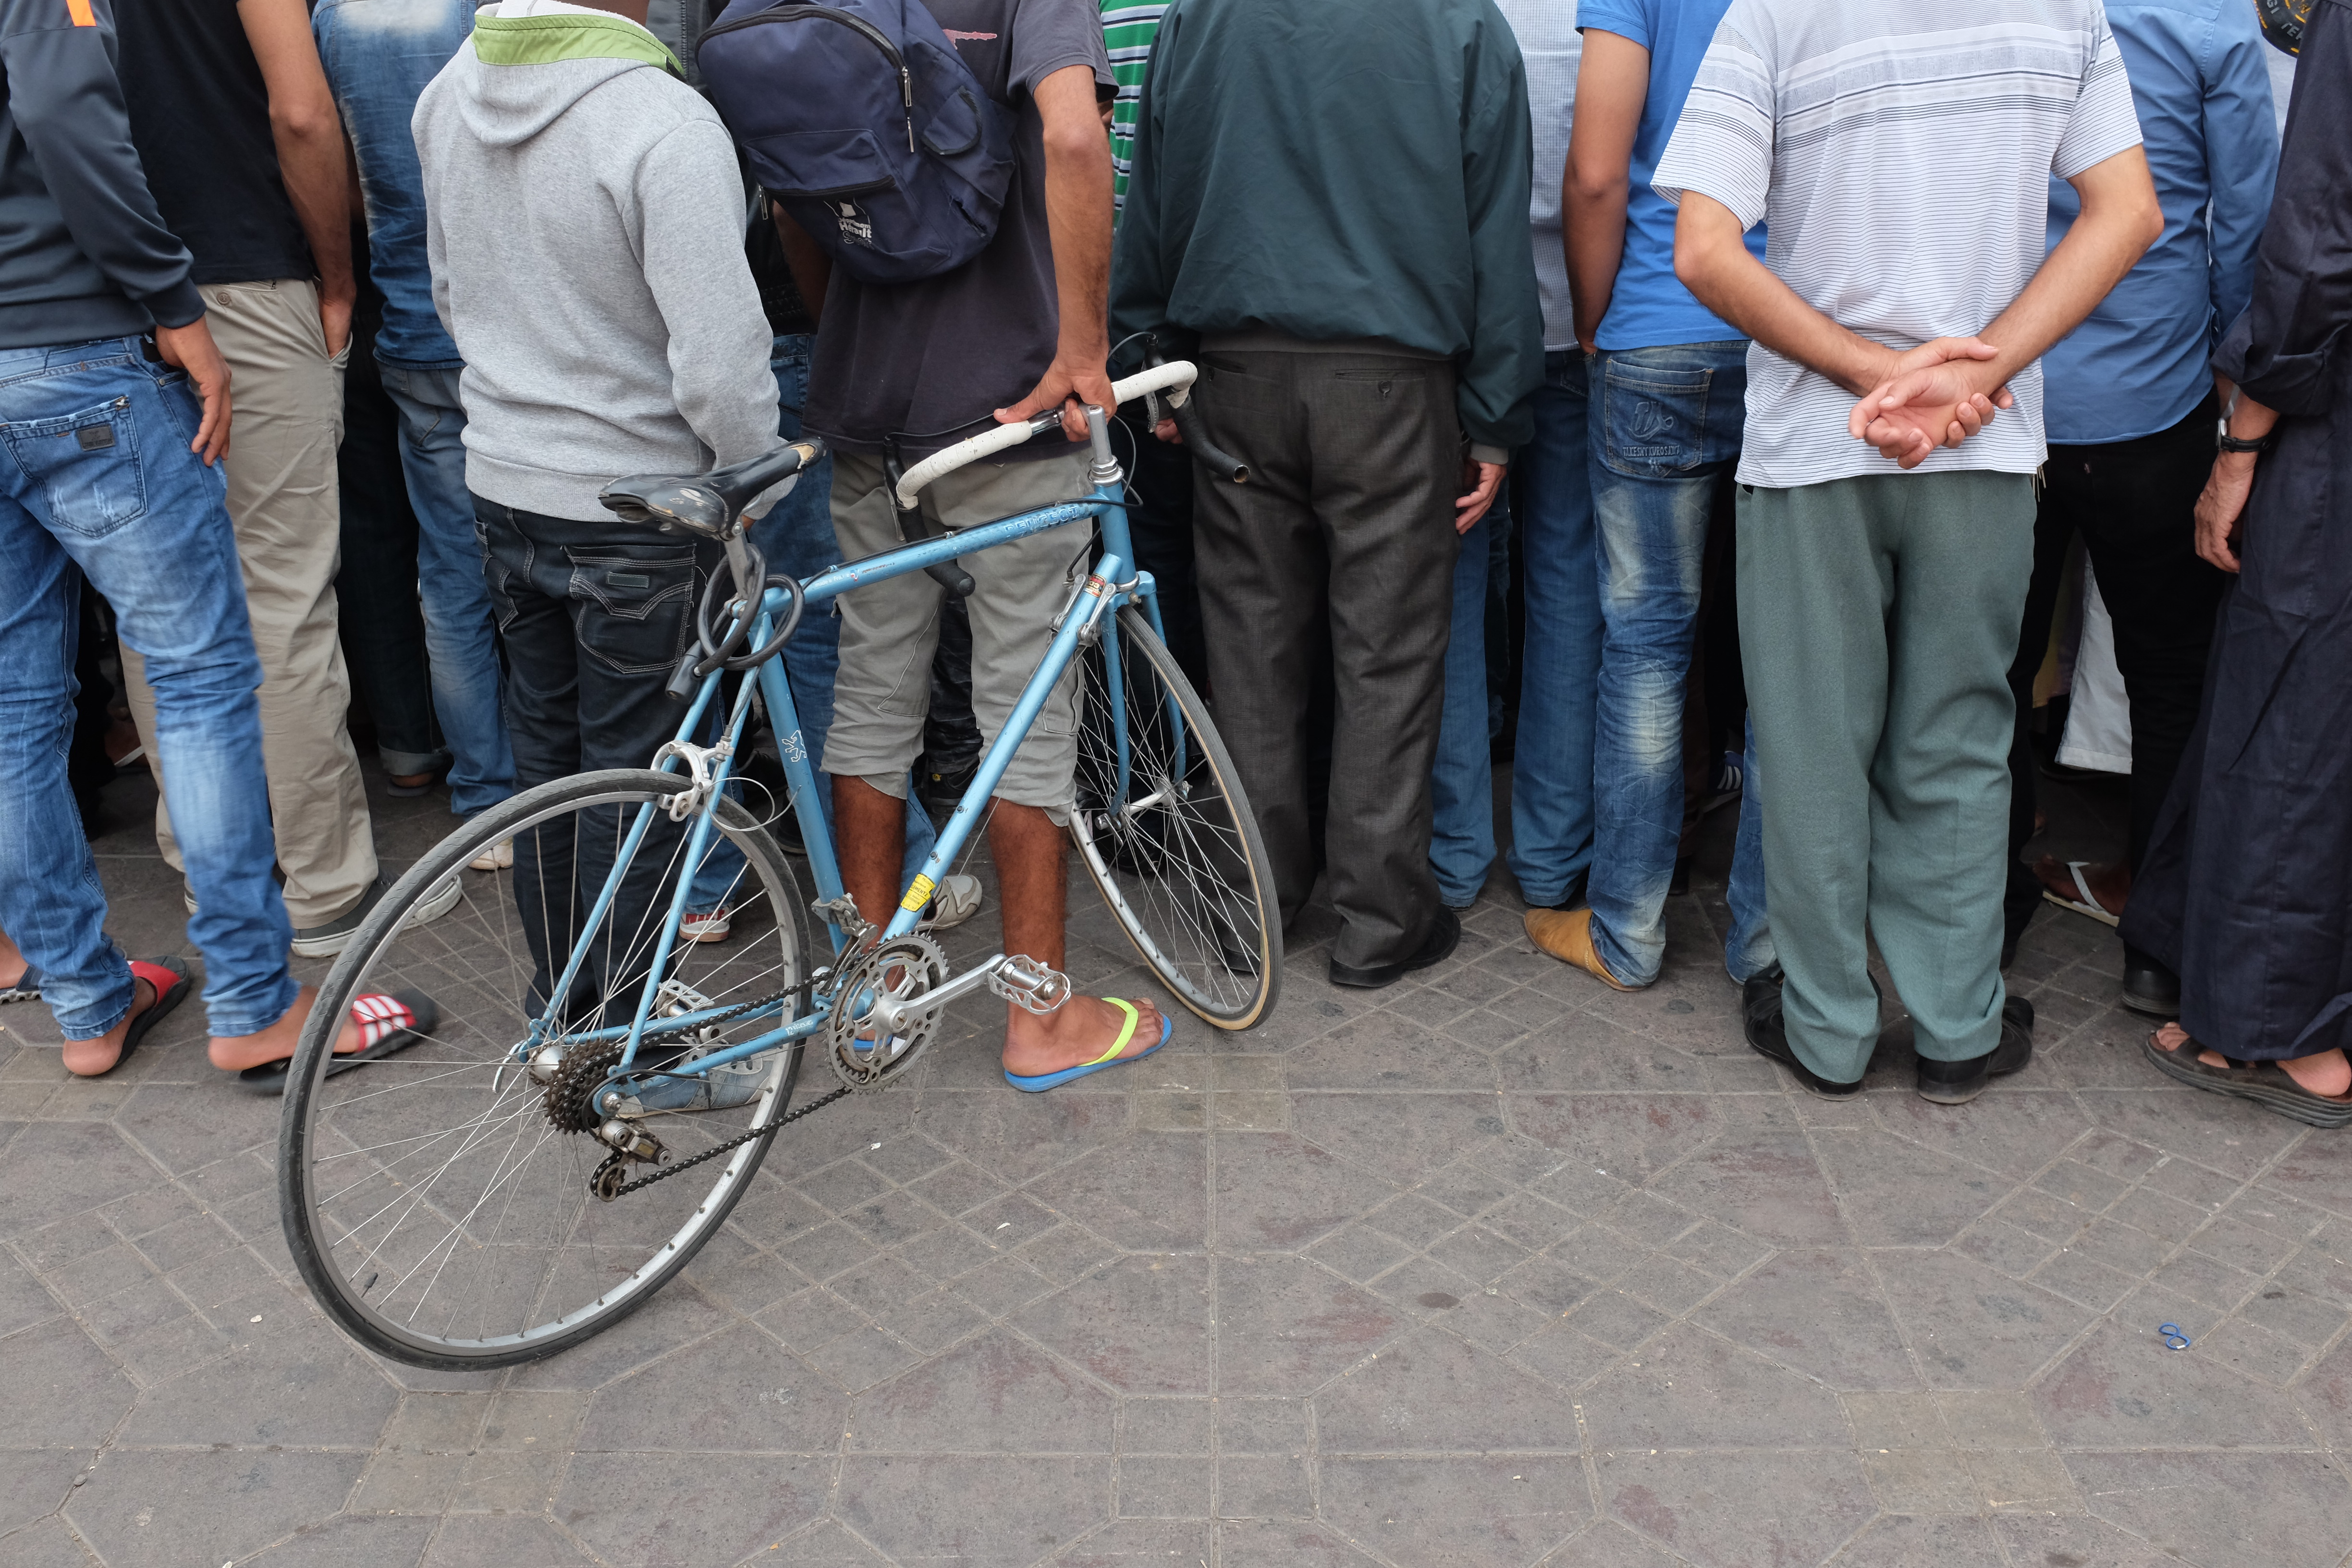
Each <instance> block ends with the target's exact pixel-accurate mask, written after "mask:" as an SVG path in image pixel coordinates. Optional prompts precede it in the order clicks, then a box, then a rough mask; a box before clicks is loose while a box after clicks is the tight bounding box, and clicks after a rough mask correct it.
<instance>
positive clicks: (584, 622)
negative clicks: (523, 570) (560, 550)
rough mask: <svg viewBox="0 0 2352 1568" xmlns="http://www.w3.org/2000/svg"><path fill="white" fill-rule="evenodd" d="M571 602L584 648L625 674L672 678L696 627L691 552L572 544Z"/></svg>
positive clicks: (671, 548) (672, 547) (569, 555)
mask: <svg viewBox="0 0 2352 1568" xmlns="http://www.w3.org/2000/svg"><path fill="white" fill-rule="evenodd" d="M564 554H565V555H566V557H567V558H569V560H570V561H571V563H572V582H571V592H570V597H571V599H572V604H573V605H574V610H573V624H574V625H575V626H578V628H579V635H580V646H581V647H583V648H584V649H586V650H587V651H588V652H589V653H590V654H592V655H593V656H594V657H595V658H597V659H599V660H600V661H602V662H603V663H604V665H606V666H607V667H608V668H612V669H614V670H615V671H617V672H619V673H620V674H623V675H650V674H653V673H655V672H656V671H660V672H662V673H665V674H666V673H667V672H668V670H669V669H670V668H672V667H673V666H675V665H676V664H677V660H678V656H679V655H680V654H682V653H684V652H685V651H686V644H687V639H688V636H689V634H690V633H691V630H692V623H693V616H694V601H695V599H696V597H697V595H698V591H699V589H700V586H701V584H698V582H697V581H696V580H695V569H694V551H693V549H692V547H690V546H688V547H685V548H680V547H677V546H675V545H660V544H655V545H643V544H628V545H625V544H613V545H598V546H595V547H593V548H583V547H582V546H579V545H573V546H572V547H570V548H568V549H567V550H566V551H565V552H564Z"/></svg>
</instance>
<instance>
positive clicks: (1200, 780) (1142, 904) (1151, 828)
mask: <svg viewBox="0 0 2352 1568" xmlns="http://www.w3.org/2000/svg"><path fill="white" fill-rule="evenodd" d="M1078 662H1079V669H1080V671H1081V675H1080V681H1079V690H1080V699H1079V700H1080V710H1079V711H1080V717H1079V726H1078V764H1077V796H1078V798H1077V807H1076V810H1075V811H1074V812H1072V814H1071V816H1070V837H1072V838H1073V839H1074V840H1075V841H1076V844H1077V847H1078V854H1079V858H1080V859H1081V861H1082V862H1083V863H1084V864H1085V866H1086V868H1087V875H1088V876H1090V877H1091V878H1093V879H1094V883H1095V886H1096V887H1097V889H1100V890H1101V893H1102V896H1103V900H1104V901H1105V902H1106V903H1108V905H1109V906H1110V911H1111V914H1112V917H1113V918H1114V919H1115V920H1116V921H1118V924H1119V926H1120V928H1121V929H1123V930H1124V931H1126V932H1127V936H1128V940H1129V942H1133V943H1134V944H1135V951H1136V952H1138V953H1139V954H1141V955H1142V958H1143V961H1144V963H1147V964H1149V965H1150V966H1151V969H1152V972H1153V973H1156V974H1158V975H1159V977H1160V981H1161V982H1162V983H1163V984H1166V985H1167V987H1168V988H1169V990H1170V991H1171V992H1172V993H1174V994H1175V997H1176V999H1177V1000H1178V1001H1179V1002H1181V1003H1182V1004H1183V1005H1184V1006H1185V1007H1187V1008H1188V1009H1190V1010H1191V1011H1192V1013H1194V1014H1196V1015H1197V1016H1200V1017H1201V1018H1202V1020H1204V1021H1205V1022H1207V1023H1210V1024H1213V1025H1215V1026H1217V1027H1218V1028H1221V1029H1246V1028H1249V1027H1250V1026H1253V1025H1255V1024H1256V1023H1258V1022H1259V1021H1261V1020H1262V1019H1264V1018H1265V1016H1266V1015H1267V1014H1268V1013H1270V1012H1272V1011H1273V1010H1274V1005H1275V1000H1276V996H1277V995H1278V994H1280V992H1281V987H1282V914H1281V910H1280V909H1279V907H1278V906H1277V904H1276V900H1275V894H1274V868H1273V867H1272V865H1271V864H1270V863H1269V862H1268V861H1267V859H1266V856H1265V843H1264V841H1263V840H1262V839H1261V838H1260V837H1259V836H1258V829H1257V818H1256V817H1255V816H1253V815H1252V814H1251V812H1250V808H1249V802H1248V800H1247V799H1246V798H1244V795H1243V794H1242V786H1241V779H1240V776H1239V774H1238V773H1236V772H1235V771H1234V762H1233V758H1232V757H1231V756H1230V755H1229V754H1228V753H1227V752H1226V751H1225V745H1224V742H1223V741H1222V740H1220V739H1219V738H1218V736H1217V731H1216V726H1215V725H1213V724H1212V723H1211V722H1210V721H1209V716H1208V711H1207V709H1206V707H1205V706H1204V705H1203V704H1202V701H1201V698H1200V695H1199V693H1197V692H1195V691H1194V690H1193V689H1192V682H1191V681H1189V680H1187V679H1184V672H1183V671H1182V670H1181V669H1179V668H1177V665H1176V660H1175V658H1173V657H1172V656H1171V655H1170V653H1169V652H1168V649H1167V647H1165V646H1164V645H1162V644H1161V642H1160V638H1159V637H1158V636H1157V635H1155V634H1154V633H1153V631H1152V629H1151V625H1150V622H1149V621H1148V620H1146V619H1145V618H1144V616H1143V615H1142V613H1141V612H1140V611H1139V610H1137V609H1135V608H1133V607H1131V606H1130V607H1129V608H1125V609H1122V610H1120V611H1119V612H1118V617H1117V619H1116V620H1114V621H1112V622H1110V623H1109V624H1108V625H1106V626H1104V627H1103V628H1102V636H1101V637H1100V638H1098V639H1097V641H1096V643H1095V645H1094V646H1093V647H1089V648H1087V649H1086V650H1085V651H1084V652H1083V653H1082V654H1081V655H1080V658H1079V661H1078Z"/></svg>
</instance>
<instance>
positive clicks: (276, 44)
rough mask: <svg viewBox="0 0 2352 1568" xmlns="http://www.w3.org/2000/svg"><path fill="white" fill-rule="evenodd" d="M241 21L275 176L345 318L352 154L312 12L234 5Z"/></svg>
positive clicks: (327, 298)
mask: <svg viewBox="0 0 2352 1568" xmlns="http://www.w3.org/2000/svg"><path fill="white" fill-rule="evenodd" d="M237 17H238V20H239V21H240V22H241V23H242V24H243V26H244V28H245V37H246V42H247V45H248V46H250V47H251V48H252V50H253V59H254V63H255V64H256V65H257V66H258V67H259V68H260V69H261V80H262V85H263V87H264V88H265V89H267V90H268V95H269V134H270V139H271V140H272V141H273V142H275V143H276V144H277V148H278V176H279V178H280V179H281V180H282V181H283V182H284V184H285V186H286V196H287V199H288V200H289V202H291V203H292V204H293V207H294V216H295V219H296V220H297V221H298V222H299V223H300V224H301V226H302V236H303V237H304V238H305V239H307V240H309V241H310V260H311V264H312V265H313V266H314V267H315V268H317V269H318V274H319V292H320V299H321V300H322V302H324V303H327V304H331V305H334V306H336V307H338V313H340V308H341V307H343V306H347V305H348V304H349V303H350V302H351V300H352V297H353V296H354V294H355V293H356V292H357V285H356V284H355V283H354V281H353V279H352V227H351V225H352V205H351V173H350V169H351V164H350V157H351V154H350V153H349V152H348V151H347V150H346V148H345V146H344V143H343V122H342V119H341V116H340V115H338V114H337V113H336V112H335V97H334V93H333V92H332V91H331V89H329V87H328V85H327V73H326V71H325V70H324V68H321V67H320V64H319V46H318V43H317V41H316V40H315V39H313V38H312V37H311V36H310V12H309V9H308V7H307V6H304V5H299V4H296V3H295V0H237ZM331 346H338V345H331Z"/></svg>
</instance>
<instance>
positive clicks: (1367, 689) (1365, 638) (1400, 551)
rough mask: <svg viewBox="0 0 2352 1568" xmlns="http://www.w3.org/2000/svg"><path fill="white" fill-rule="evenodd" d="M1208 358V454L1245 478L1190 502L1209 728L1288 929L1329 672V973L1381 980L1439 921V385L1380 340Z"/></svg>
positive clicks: (1450, 585)
mask: <svg viewBox="0 0 2352 1568" xmlns="http://www.w3.org/2000/svg"><path fill="white" fill-rule="evenodd" d="M1269 344H1271V345H1272V346H1265V345H1269ZM1202 362H1203V363H1202V380H1201V383H1200V386H1199V390H1198V392H1197V394H1196V395H1197V396H1198V397H1199V398H1200V403H1201V412H1202V419H1203V421H1204V422H1205V424H1206V425H1207V426H1208V431H1209V434H1210V436H1211V437H1212V438H1213V439H1214V440H1215V441H1216V442H1217V444H1218V445H1220V446H1222V447H1224V448H1225V449H1226V450H1227V451H1230V452H1232V453H1233V454H1234V456H1235V457H1236V458H1240V459H1241V460H1242V461H1244V462H1245V463H1247V464H1248V465H1249V468H1250V478H1249V482H1248V483H1247V484H1246V485H1240V486H1236V485H1232V484H1228V483H1225V482H1223V481H1222V480H1206V479H1204V480H1202V482H1201V483H1200V484H1198V485H1197V486H1196V487H1195V489H1194V526H1195V528H1196V530H1197V536H1198V537H1197V546H1198V552H1199V568H1200V584H1201V615H1202V625H1203V629H1204V631H1205V632H1206V634H1207V641H1208V659H1209V679H1210V682H1211V684H1212V686H1213V689H1214V693H1215V698H1214V701H1215V710H1216V716H1217V727H1218V729H1219V730H1220V731H1222V732H1223V736H1224V739H1225V742H1226V744H1227V745H1228V746H1229V747H1231V748H1232V750H1233V753H1234V763H1235V764H1236V765H1237V766H1238V767H1239V768H1240V770H1241V777H1242V784H1243V787H1244V789H1246V790H1247V791H1248V792H1249V799H1250V805H1251V807H1252V808H1253V809H1254V810H1255V812H1256V813H1257V819H1258V826H1259V827H1260V829H1261V830H1262V831H1263V832H1264V834H1265V846H1266V852H1267V854H1268V855H1269V856H1271V857H1272V858H1273V861H1274V876H1275V889H1276V894H1277V895H1278V897H1279V898H1280V900H1281V903H1282V918H1283V921H1284V923H1285V924H1288V923H1289V922H1290V921H1293V920H1295V919H1296V918H1297V914H1298V911H1299V910H1300V909H1302V908H1303V907H1304V906H1305V905H1306V903H1307V897H1308V895H1309V894H1310V893H1312V892H1313V890H1314V880H1315V866H1314V846H1313V844H1312V843H1311V842H1310V840H1309V837H1308V828H1307V732H1306V729H1307V699H1308V695H1309V693H1310V691H1311V690H1312V689H1313V687H1314V685H1315V681H1316V676H1317V673H1318V669H1323V668H1328V670H1329V672H1330V676H1331V679H1332V682H1333V685H1334V687H1335V689H1336V700H1335V704H1334V707H1335V713H1334V719H1333V725H1332V738H1331V787H1330V800H1329V808H1328V812H1329V814H1328V818H1327V821H1326V824H1325V827H1324V850H1325V859H1326V863H1327V867H1328V872H1329V877H1330V895H1331V903H1332V907H1333V908H1334V909H1335V910H1337V911H1338V913H1339V920H1340V931H1339V937H1338V939H1337V941H1335V942H1334V943H1333V944H1332V950H1331V957H1332V959H1333V960H1334V961H1335V962H1337V963H1344V964H1349V965H1353V966H1357V967H1369V966H1371V965H1375V964H1384V963H1395V962H1397V961H1399V960H1401V959H1404V958H1407V957H1410V956H1411V955H1412V953H1413V952H1415V951H1416V950H1418V949H1419V948H1420V947H1421V945H1422V943H1423V942H1424V941H1426V940H1427V938H1428V935H1429V931H1430V925H1431V922H1432V921H1433V920H1434V919H1435V918H1436V914H1437V910H1438V909H1439V900H1438V893H1437V884H1436V880H1435V879H1434V878H1433V877H1432V875H1431V873H1430V868H1429V821H1430V765H1431V763H1433V761H1434V760H1435V758H1436V754H1437V721H1438V710H1439V707H1440V704H1441V702H1442V700H1443V699H1444V681H1445V645H1446V639H1447V636H1448V633H1449V631H1450V628H1451V622H1452V618H1453V595H1454V555H1455V553H1456V552H1457V548H1458V542H1457V539H1456V536H1455V534H1454V497H1455V496H1456V495H1457V494H1459V493H1460V489H1461V479H1462V452H1463V448H1462V434H1461V427H1460V426H1459V425H1458V424H1457V423H1456V421H1455V417H1454V367H1453V365H1452V364H1451V363H1447V362H1446V361H1444V360H1436V359H1428V358H1423V357H1417V356H1414V355H1412V354H1411V353H1409V352H1407V351H1405V350H1402V349H1392V348H1389V347H1387V346H1385V345H1382V344H1380V343H1376V342H1374V343H1355V344H1346V345H1340V344H1329V343H1299V342H1290V341H1288V340H1269V339H1267V338H1265V337H1264V336H1262V335H1261V336H1257V337H1255V338H1253V339H1252V340H1251V341H1250V342H1249V346H1248V347H1246V348H1241V347H1235V346H1234V345H1232V344H1230V343H1226V344H1219V343H1216V342H1212V343H1211V344H1210V345H1209V346H1208V347H1207V348H1205V349H1204V351H1203V353H1202Z"/></svg>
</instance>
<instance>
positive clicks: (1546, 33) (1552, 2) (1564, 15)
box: [1495, 0, 1584, 353]
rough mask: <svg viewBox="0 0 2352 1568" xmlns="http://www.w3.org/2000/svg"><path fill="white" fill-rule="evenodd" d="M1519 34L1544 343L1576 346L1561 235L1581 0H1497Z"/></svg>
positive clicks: (1554, 347)
mask: <svg viewBox="0 0 2352 1568" xmlns="http://www.w3.org/2000/svg"><path fill="white" fill-rule="evenodd" d="M1495 4H1496V7H1497V8H1499V9H1500V10H1501V11H1502V13H1503V19H1504V20H1505V21H1507V22H1508V23H1510V25H1511V31H1512V33H1513V34H1514V35H1515V36H1517V38H1518V40H1519V58H1521V59H1523V60H1525V61H1526V62H1527V67H1528V111H1529V113H1530V114H1531V115H1532V116H1533V117H1534V121H1535V132H1536V173H1535V185H1534V189H1533V193H1532V196H1531V199H1530V200H1529V202H1528V229H1529V230H1530V231H1531V234H1532V237H1533V239H1534V242H1535V247H1536V289H1537V291H1538V292H1539V293H1540V294H1541V295H1542V296H1543V318H1544V350H1545V352H1546V353H1560V352H1561V351H1563V350H1567V349H1572V348H1574V347H1576V312H1575V310H1574V309H1573V308H1572V307H1571V306H1570V301H1569V298H1568V252H1567V250H1566V249H1565V248H1564V247H1563V246H1562V244H1561V239H1560V216H1559V186H1560V176H1561V175H1562V174H1566V173H1567V171H1568V132H1569V127H1570V125H1571V124H1573V123H1574V121H1575V120H1576V72H1577V68H1579V67H1580V66H1581V65H1582V64H1583V62H1584V35H1583V34H1581V33H1580V32H1578V31H1577V30H1576V0H1495Z"/></svg>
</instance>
